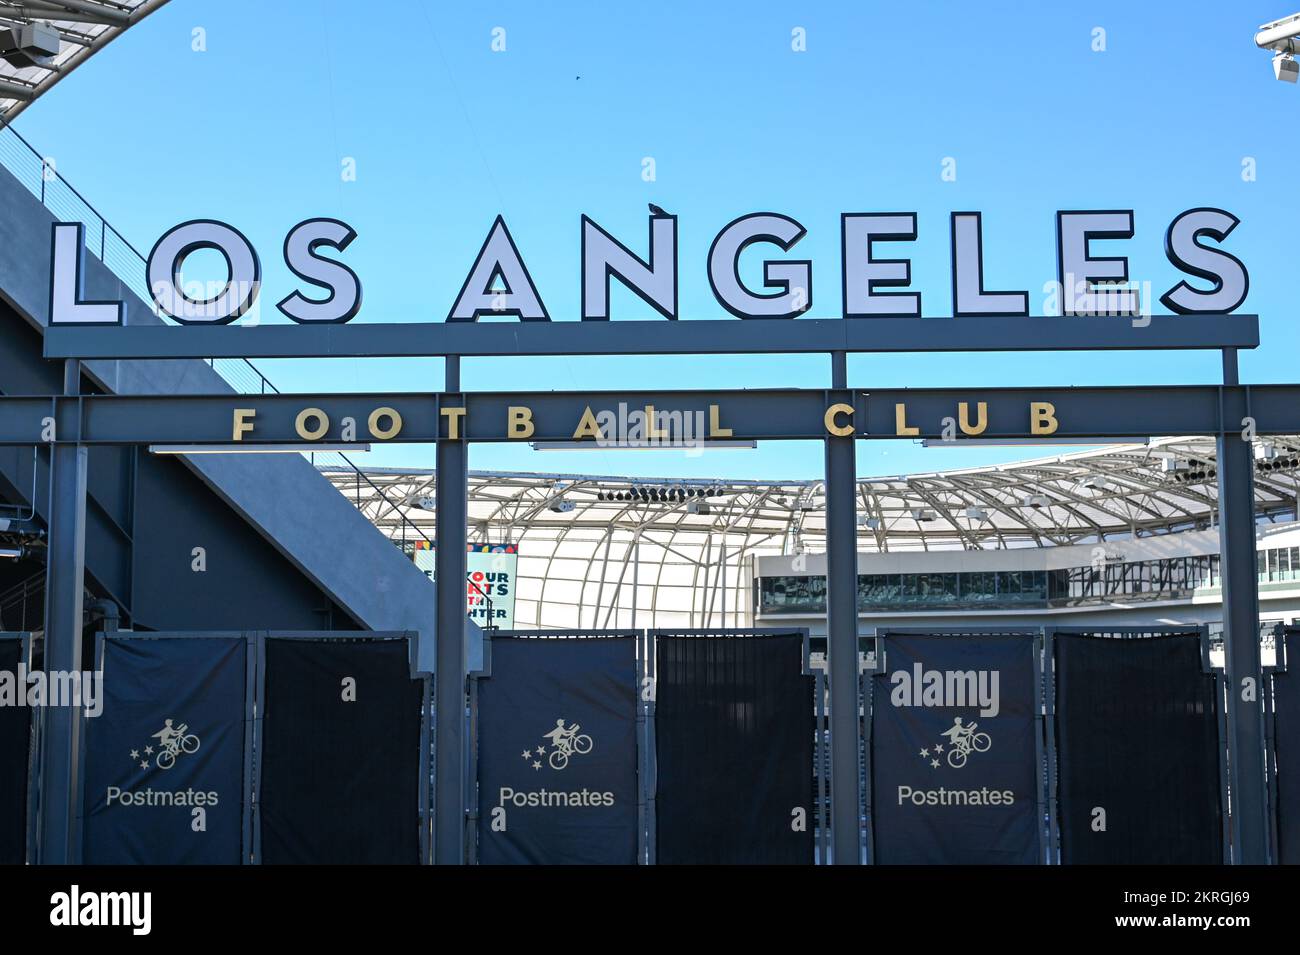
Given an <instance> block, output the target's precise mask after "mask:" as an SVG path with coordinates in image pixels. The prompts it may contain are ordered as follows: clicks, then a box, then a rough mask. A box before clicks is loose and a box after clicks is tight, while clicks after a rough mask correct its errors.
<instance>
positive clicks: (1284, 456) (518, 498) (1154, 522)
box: [321, 437, 1300, 552]
mask: <svg viewBox="0 0 1300 955" xmlns="http://www.w3.org/2000/svg"><path fill="white" fill-rule="evenodd" d="M1256 455H1257V462H1256V475H1255V499H1256V508H1257V511H1258V513H1259V515H1260V516H1261V517H1262V518H1265V519H1282V518H1284V517H1285V519H1288V520H1289V519H1293V517H1294V515H1295V511H1296V495H1297V493H1300V481H1298V480H1297V465H1300V437H1286V438H1269V439H1267V441H1260V442H1257V445H1256ZM321 470H322V471H324V472H325V473H326V474H327V475H328V476H329V477H331V479H332V480H334V482H335V484H336V485H337V486H338V487H339V489H340V490H341V491H343V492H344V493H345V494H346V495H347V496H348V497H349V499H351V500H352V501H353V502H354V503H355V504H357V505H358V506H359V507H360V508H361V510H363V511H364V512H366V513H367V514H368V515H369V516H370V518H371V520H372V521H373V522H374V523H375V524H376V525H377V526H378V527H380V528H381V529H383V530H384V531H385V532H386V533H388V534H389V535H390V536H393V537H398V538H400V537H401V536H402V533H403V528H405V529H406V533H407V534H410V535H413V534H415V533H416V529H417V528H418V529H420V530H422V531H423V532H424V533H426V534H427V535H428V536H430V537H432V533H433V528H434V514H433V512H432V511H431V510H428V509H426V508H425V507H422V506H421V504H420V501H421V499H423V498H429V497H431V496H432V494H433V490H434V487H435V478H436V476H435V474H434V473H433V472H432V471H421V470H404V469H392V468H365V467H362V468H361V470H362V472H363V473H364V475H365V478H366V479H367V482H358V480H357V476H356V473H355V472H354V471H352V470H350V469H337V470H336V469H333V468H330V467H328V466H325V465H321ZM1216 480H1217V473H1216V471H1215V449H1214V441H1213V440H1212V439H1210V438H1199V437H1198V438H1161V439H1155V440H1153V441H1151V442H1150V443H1149V444H1142V445H1123V446H1111V447H1105V448H1103V449H1100V450H1089V451H1084V452H1076V453H1072V454H1061V455H1056V456H1053V457H1043V458H1035V459H1033V460H1027V461H1020V462H1015V463H1012V464H1004V465H997V466H993V467H978V468H968V469H962V470H949V471H934V472H930V473H917V474H908V475H901V476H898V477H872V478H860V479H859V480H858V497H859V506H858V510H859V514H860V517H859V527H858V536H859V550H860V551H864V552H870V551H898V550H934V549H940V550H949V549H954V548H968V549H970V548H975V549H986V548H1005V547H1024V546H1051V545H1057V544H1079V543H1088V542H1090V541H1097V540H1107V539H1115V538H1122V537H1130V536H1147V535H1151V534H1162V533H1170V532H1176V531H1180V530H1190V529H1197V528H1204V527H1208V526H1210V524H1211V523H1213V520H1214V516H1215V514H1214V512H1215V510H1216V508H1217V502H1218V487H1217V484H1216ZM700 492H705V493H707V494H708V495H709V496H707V497H704V498H703V500H705V501H707V502H708V508H707V510H708V513H705V514H700V513H694V511H695V510H698V508H691V507H690V501H692V500H698V499H699V497H698V495H699V493H700ZM560 502H566V503H565V504H563V505H561V504H560ZM568 504H572V509H568V506H567V505H568ZM561 508H564V509H561ZM470 521H471V525H474V526H475V530H477V532H478V534H479V536H480V537H483V538H490V539H493V540H498V539H517V538H518V537H519V535H521V534H523V533H525V532H526V533H530V534H531V533H538V532H540V531H543V530H548V531H550V532H552V533H555V534H559V533H565V532H567V533H573V532H574V531H575V530H576V529H577V528H580V527H589V528H595V529H598V530H603V529H605V528H617V529H622V530H626V531H629V532H635V531H640V532H642V533H645V532H659V533H672V534H683V533H686V534H689V533H704V532H708V531H710V530H712V531H721V530H724V529H725V530H727V531H729V532H730V533H731V534H734V535H738V536H740V537H743V538H745V539H746V540H747V541H749V542H750V543H751V546H752V545H756V544H758V543H759V542H760V541H773V540H775V541H778V542H780V541H782V540H786V545H785V547H784V549H785V550H787V552H788V551H790V550H794V549H796V547H797V546H799V545H802V547H803V548H804V549H808V550H814V551H816V550H821V549H822V545H823V544H824V538H825V500H824V487H823V482H822V481H820V480H812V481H705V480H698V479H691V480H681V479H675V478H630V477H616V476H597V475H577V474H543V473H536V474H534V473H522V472H521V473H509V472H473V473H472V474H471V477H470ZM778 547H780V545H779V544H778Z"/></svg>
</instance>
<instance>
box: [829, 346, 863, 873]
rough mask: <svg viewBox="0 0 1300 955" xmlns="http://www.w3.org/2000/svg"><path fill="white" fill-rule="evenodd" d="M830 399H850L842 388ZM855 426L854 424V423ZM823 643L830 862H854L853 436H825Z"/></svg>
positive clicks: (837, 381) (842, 369)
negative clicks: (827, 713) (826, 684)
mask: <svg viewBox="0 0 1300 955" xmlns="http://www.w3.org/2000/svg"><path fill="white" fill-rule="evenodd" d="M831 387H832V388H834V389H836V390H842V389H847V387H848V363H847V360H846V358H845V355H844V353H843V352H834V353H833V354H832V355H831ZM831 400H832V403H836V402H841V401H842V402H844V403H845V404H849V405H852V404H853V400H852V395H851V394H850V393H849V392H847V391H842V393H841V394H838V395H832V399H831ZM855 427H856V425H855ZM825 440H826V649H827V666H828V668H829V670H830V704H831V705H830V709H831V718H830V724H831V746H830V749H831V836H832V839H833V854H832V860H833V861H834V862H835V864H836V865H858V864H859V863H860V862H861V848H860V842H859V839H858V828H859V806H860V805H861V794H860V793H859V790H858V746H859V724H858V530H857V473H856V472H857V468H856V465H855V463H854V453H855V448H854V440H855V439H854V437H853V436H852V435H849V436H847V437H837V436H835V435H830V434H828V435H827V436H826V439H825Z"/></svg>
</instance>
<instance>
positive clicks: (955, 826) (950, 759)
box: [868, 630, 1045, 865]
mask: <svg viewBox="0 0 1300 955" xmlns="http://www.w3.org/2000/svg"><path fill="white" fill-rule="evenodd" d="M1038 644H1039V634H1038V633H1037V632H1036V631H1023V632H1014V633H992V632H987V631H976V630H971V631H951V632H944V633H935V632H911V631H884V632H881V633H880V634H879V635H878V637H877V643H876V646H877V669H876V672H875V673H874V674H873V676H872V678H871V680H870V683H869V691H868V692H869V693H870V700H869V703H870V707H871V710H870V713H871V716H870V733H869V736H868V745H869V746H870V752H871V759H870V765H871V769H872V774H871V780H870V783H869V784H870V785H871V787H872V798H871V806H872V813H871V818H870V823H871V827H872V831H871V840H870V845H871V847H872V861H873V862H876V863H880V864H913V865H916V864H936V863H942V864H961V865H981V864H983V865H990V864H996V865H1008V864H1015V865H1033V864H1035V863H1040V862H1042V861H1043V859H1044V841H1045V834H1044V829H1045V825H1044V821H1043V814H1042V806H1043V799H1042V788H1043V759H1042V751H1041V746H1040V744H1039V738H1040V737H1039V732H1040V719H1039V699H1040V673H1039V653H1038Z"/></svg>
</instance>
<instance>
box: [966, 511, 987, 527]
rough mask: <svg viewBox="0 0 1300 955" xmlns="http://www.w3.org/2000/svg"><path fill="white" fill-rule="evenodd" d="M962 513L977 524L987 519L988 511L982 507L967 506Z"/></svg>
mask: <svg viewBox="0 0 1300 955" xmlns="http://www.w3.org/2000/svg"><path fill="white" fill-rule="evenodd" d="M963 513H964V514H965V515H966V516H967V517H968V518H970V519H971V520H972V521H975V522H976V523H978V524H983V523H984V522H985V521H987V520H988V519H989V512H988V511H986V510H985V509H984V508H982V507H968V508H966V510H965V511H963Z"/></svg>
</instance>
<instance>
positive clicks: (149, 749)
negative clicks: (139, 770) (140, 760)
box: [144, 746, 153, 756]
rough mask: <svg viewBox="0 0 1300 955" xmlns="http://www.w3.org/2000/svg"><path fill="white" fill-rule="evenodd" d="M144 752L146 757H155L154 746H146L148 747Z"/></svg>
mask: <svg viewBox="0 0 1300 955" xmlns="http://www.w3.org/2000/svg"><path fill="white" fill-rule="evenodd" d="M144 752H145V755H146V756H151V755H153V747H152V746H146V747H145V748H144Z"/></svg>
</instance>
